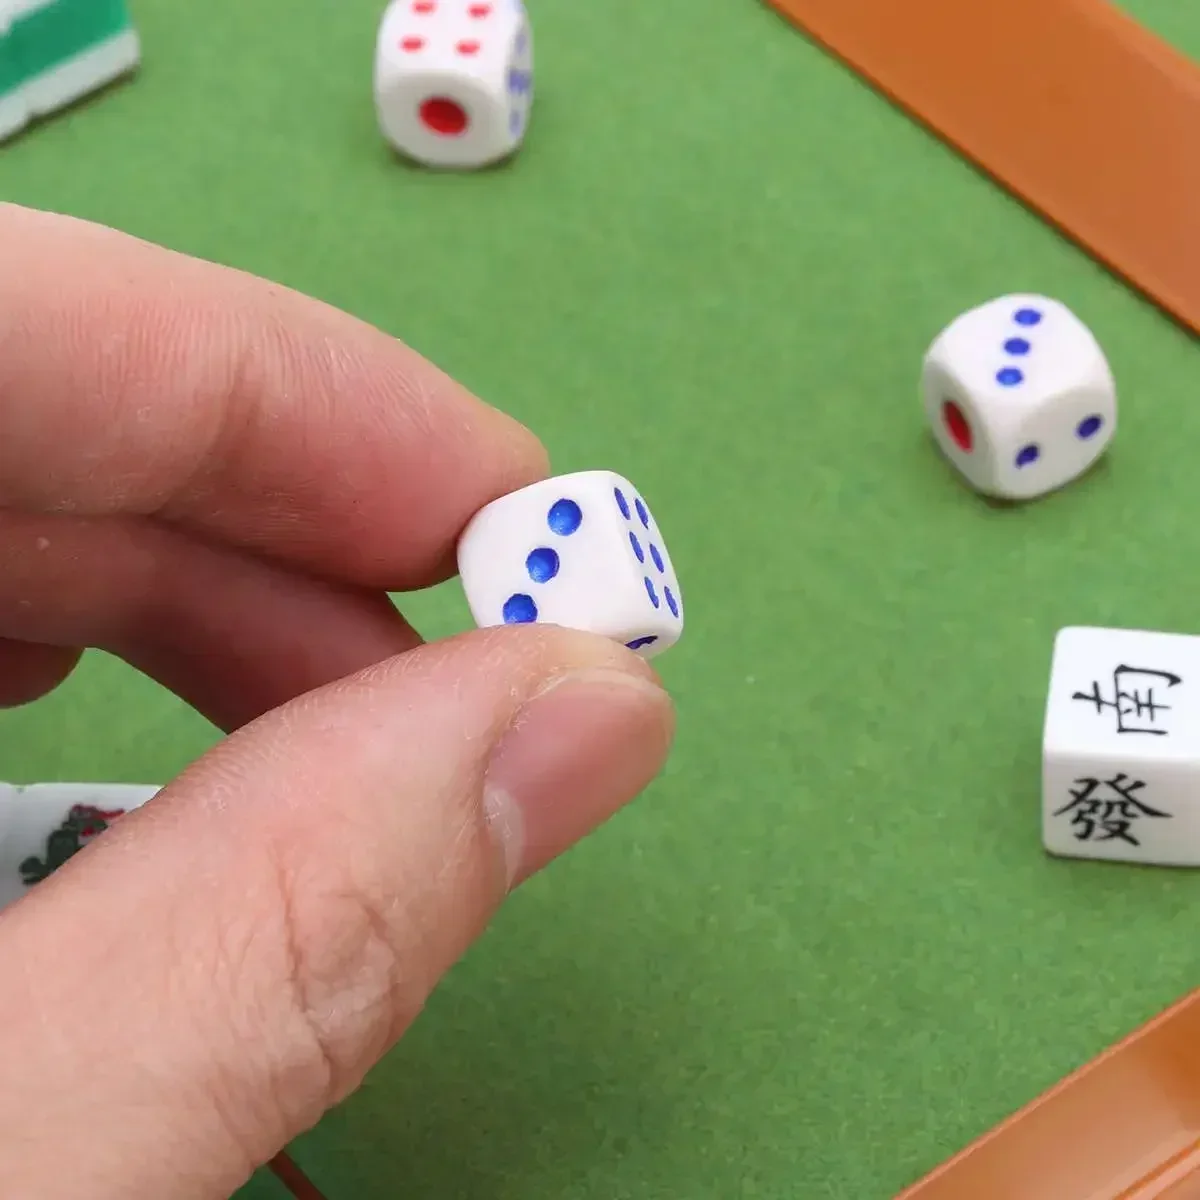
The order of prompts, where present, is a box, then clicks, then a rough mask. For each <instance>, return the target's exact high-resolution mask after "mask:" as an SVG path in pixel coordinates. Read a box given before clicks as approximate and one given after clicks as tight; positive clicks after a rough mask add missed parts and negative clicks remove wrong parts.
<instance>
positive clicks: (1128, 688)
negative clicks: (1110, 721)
mask: <svg viewBox="0 0 1200 1200" xmlns="http://www.w3.org/2000/svg"><path fill="white" fill-rule="evenodd" d="M1182 682H1183V680H1182V679H1181V678H1180V677H1179V676H1178V675H1172V674H1171V673H1170V671H1151V670H1149V669H1147V668H1145V667H1125V666H1121V667H1117V669H1116V670H1115V671H1113V683H1112V686H1113V694H1112V699H1105V698H1104V696H1102V695H1101V694H1100V681H1099V680H1094V681H1093V682H1092V690H1091V691H1090V692H1075V693H1074V694H1073V695H1072V696H1071V699H1072V700H1083V701H1084V702H1086V703H1088V704H1094V705H1095V706H1096V712H1097V713H1102V712H1104V710H1105V709H1106V708H1110V709H1112V711H1113V715H1114V716H1115V717H1116V718H1117V733H1149V734H1152V735H1154V736H1157V737H1166V736H1167V734H1168V733H1169V732H1170V730H1169V729H1167V728H1166V726H1165V724H1164V723H1163V721H1164V718H1163V716H1162V714H1163V713H1166V712H1170V710H1171V706H1170V705H1169V704H1161V703H1160V702H1159V701H1158V700H1157V699H1156V698H1155V695H1154V685H1155V683H1159V684H1164V683H1165V684H1166V686H1167V687H1168V688H1173V687H1175V686H1176V685H1177V684H1180V683H1182Z"/></svg>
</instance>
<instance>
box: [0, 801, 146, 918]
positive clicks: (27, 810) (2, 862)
mask: <svg viewBox="0 0 1200 1200" xmlns="http://www.w3.org/2000/svg"><path fill="white" fill-rule="evenodd" d="M158 790H159V789H158V787H157V786H156V785H152V784H141V783H32V784H29V785H28V786H26V787H16V786H14V785H12V784H9V783H3V784H0V908H3V907H4V906H5V905H7V904H12V903H13V902H14V901H17V900H19V899H20V898H21V897H22V896H23V895H24V894H25V893H26V892H27V891H28V890H29V889H30V888H31V887H33V886H34V885H35V884H37V883H40V882H41V881H42V880H43V879H45V878H47V877H48V876H49V875H51V874H53V872H54V871H56V870H57V869H58V868H59V867H60V866H62V865H63V863H64V862H66V861H67V859H68V858H70V857H71V856H72V855H74V854H75V853H77V852H78V851H80V850H82V849H83V848H84V846H86V845H87V844H88V843H89V842H91V841H92V839H93V838H96V837H98V836H99V835H100V834H101V833H103V832H104V830H105V829H107V828H109V826H111V825H112V823H113V822H114V821H116V820H118V819H119V818H120V817H122V816H124V815H125V814H126V813H127V812H130V811H132V810H133V809H135V808H139V807H141V805H143V804H145V803H146V801H147V800H149V799H150V798H151V797H152V796H154V795H155V794H156V793H157V792H158Z"/></svg>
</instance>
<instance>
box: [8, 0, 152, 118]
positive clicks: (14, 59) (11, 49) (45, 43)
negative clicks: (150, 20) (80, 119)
mask: <svg viewBox="0 0 1200 1200" xmlns="http://www.w3.org/2000/svg"><path fill="white" fill-rule="evenodd" d="M140 59H141V45H140V42H139V39H138V35H137V31H136V30H135V29H134V28H133V24H132V22H131V21H130V19H129V12H128V9H127V8H126V6H125V0H0V141H3V140H4V139H6V138H10V137H12V136H13V135H14V134H17V133H19V132H20V131H21V130H22V129H24V128H25V127H26V126H27V125H28V124H29V123H30V122H31V121H33V120H35V119H37V118H38V117H42V116H45V115H47V114H49V113H53V112H56V111H57V110H59V109H61V108H65V107H66V106H67V105H69V104H73V103H74V102H75V101H77V100H80V99H82V98H83V97H85V96H87V95H90V94H91V93H92V92H95V91H97V90H99V89H100V88H102V87H105V86H106V85H107V84H110V83H112V82H113V81H115V80H116V79H118V78H120V77H121V76H123V75H126V74H128V73H129V72H130V71H132V70H133V69H134V68H135V67H136V66H137V65H138V63H139V61H140Z"/></svg>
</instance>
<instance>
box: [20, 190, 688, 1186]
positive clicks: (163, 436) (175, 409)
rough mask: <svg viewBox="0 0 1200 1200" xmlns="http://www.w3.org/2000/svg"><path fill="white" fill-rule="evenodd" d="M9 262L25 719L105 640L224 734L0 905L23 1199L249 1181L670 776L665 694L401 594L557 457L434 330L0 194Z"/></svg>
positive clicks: (603, 652)
mask: <svg viewBox="0 0 1200 1200" xmlns="http://www.w3.org/2000/svg"><path fill="white" fill-rule="evenodd" d="M0 262H3V263H4V264H5V271H4V277H5V283H4V285H3V287H0V704H3V705H10V706H11V705H16V704H21V703H25V702H28V701H31V700H34V699H36V698H37V697H39V696H41V695H44V694H45V693H46V692H47V691H48V690H50V689H51V688H52V687H53V686H54V685H55V684H56V683H58V682H59V681H61V680H62V679H63V678H64V677H65V676H66V675H67V674H68V673H69V672H70V670H71V668H72V667H73V665H74V664H75V662H76V661H77V659H78V656H79V653H80V651H79V649H78V648H79V647H87V646H95V647H102V648H104V649H106V650H108V651H111V652H113V653H115V654H119V655H120V656H121V657H123V658H124V659H126V660H127V661H128V662H130V663H132V664H133V665H134V666H135V667H137V668H139V669H140V670H142V671H144V672H146V673H147V674H149V675H150V676H152V677H153V678H155V679H156V680H158V681H160V682H161V683H162V684H164V685H165V686H167V687H169V688H170V689H172V690H173V691H174V692H176V693H177V694H178V695H180V696H181V697H183V698H184V699H185V700H187V701H188V702H189V703H191V704H192V705H194V706H195V707H196V708H197V709H198V710H199V711H200V712H202V713H204V714H205V715H206V716H207V717H209V718H210V719H211V720H212V721H214V722H215V723H216V724H217V725H219V726H221V727H222V728H224V729H226V730H233V731H234V732H232V733H231V735H230V736H229V737H228V738H226V739H224V740H223V741H222V742H221V743H220V744H219V745H217V746H216V747H215V748H214V749H213V750H211V751H210V752H209V753H207V754H205V755H204V756H203V757H202V758H201V759H199V760H198V761H197V762H195V763H193V764H192V765H191V766H189V767H188V768H187V769H186V770H185V771H184V772H183V773H182V774H181V775H180V776H179V777H178V778H177V779H176V780H174V781H173V782H172V783H170V784H169V785H168V786H167V787H166V788H164V790H163V791H162V792H161V793H160V794H159V795H158V796H156V797H155V798H154V799H153V800H152V801H151V802H150V803H149V804H148V805H147V806H146V807H144V808H141V809H138V810H136V811H134V812H132V813H130V814H129V815H128V816H125V817H123V818H122V819H121V820H120V821H118V822H117V823H116V824H115V825H114V826H113V827H112V828H111V829H110V830H109V831H108V832H106V833H104V834H103V835H102V836H101V837H99V838H98V839H97V840H96V841H95V842H94V843H92V844H91V845H90V846H89V847H88V848H87V849H86V850H84V851H83V852H82V853H80V854H78V855H76V856H74V857H73V858H72V859H70V861H68V862H67V863H66V864H65V865H64V866H63V867H62V868H61V869H60V870H59V871H57V872H56V873H55V874H53V875H51V876H50V877H49V878H48V879H47V880H46V881H45V882H43V883H41V884H38V885H37V886H36V887H35V888H34V889H33V890H32V891H30V892H29V893H28V894H27V895H26V896H25V897H24V898H23V899H22V900H21V901H20V902H19V903H17V904H16V905H14V906H12V907H11V908H9V909H7V910H5V911H4V912H3V913H0V963H3V975H2V976H0V1063H2V1064H3V1067H4V1069H3V1074H2V1082H0V1180H3V1185H4V1186H3V1189H2V1190H3V1192H4V1195H6V1196H14V1197H17V1196H20V1197H26V1196H27V1197H33V1196H36V1197H38V1200H58V1198H60V1197H61V1198H64V1200H65V1198H68V1197H69V1198H70V1200H78V1198H79V1197H87V1198H88V1200H109V1198H112V1200H118V1198H119V1200H131V1198H134V1200H136V1198H140V1197H155V1198H156V1200H160V1198H161V1200H165V1198H167V1197H170V1198H187V1200H192V1198H195V1200H209V1198H217V1197H227V1196H228V1195H229V1194H230V1193H231V1192H233V1191H234V1190H235V1189H236V1188H237V1187H239V1186H240V1185H241V1184H242V1183H243V1182H244V1181H245V1180H246V1179H247V1178H248V1176H249V1175H250V1174H251V1173H252V1172H253V1170H254V1169H255V1168H256V1167H258V1166H259V1165H261V1164H262V1163H264V1162H266V1161H267V1160H268V1159H269V1158H271V1157H272V1156H273V1155H274V1154H275V1153H276V1152H277V1151H278V1150H279V1149H280V1148H281V1147H282V1146H284V1145H285V1144H286V1143H287V1142H288V1141H289V1140H290V1139H291V1138H292V1137H293V1136H295V1135H296V1134H297V1133H299V1132H301V1131H302V1130H304V1129H305V1128H307V1127H308V1126H310V1125H311V1124H313V1123H314V1122H315V1121H316V1120H317V1119H318V1118H319V1117H320V1116H321V1114H322V1113H323V1112H324V1111H325V1110H326V1109H327V1108H328V1107H329V1106H330V1105H332V1104H334V1103H336V1102H337V1101H339V1100H340V1099H341V1098H343V1097H344V1096H346V1095H347V1094H348V1093H349V1092H350V1091H352V1090H353V1089H354V1088H355V1087H356V1086H357V1085H358V1083H359V1082H360V1081H361V1080H362V1078H363V1075H364V1073H365V1072H366V1071H367V1070H368V1069H369V1068H370V1067H371V1066H372V1065H373V1064H374V1063H375V1062H376V1061H377V1060H378V1058H379V1057H380V1056H381V1055H382V1054H383V1053H384V1052H385V1051H386V1050H387V1049H388V1048H389V1047H390V1046H391V1045H392V1044H393V1043H394V1042H395V1040H396V1039H397V1038H398V1037H399V1036H400V1035H401V1034H402V1033H403V1032H404V1030H405V1029H406V1027H407V1026H408V1025H409V1024H410V1022H411V1021H412V1020H413V1019H414V1018H415V1016H416V1015H417V1014H418V1012H419V1011H420V1009H421V1007H422V1005H423V1004H424V1003H425V1000H426V998H427V997H428V995H429V993H430V992H431V990H432V989H433V988H434V986H435V985H436V983H437V981H438V979H439V977H440V976H441V975H442V974H443V972H445V971H446V970H447V969H448V968H449V966H450V965H451V964H452V963H453V962H454V961H455V960H456V959H457V958H458V957H459V956H460V955H461V954H462V953H463V951H464V950H465V949H466V948H467V946H468V945H469V944H470V942H471V941H472V940H473V939H474V938H475V937H476V935H478V934H479V933H480V932H481V931H482V929H483V927H484V926H485V924H486V923H487V921H488V919H489V917H490V916H491V914H492V913H493V911H494V910H495V908H496V907H497V906H498V904H499V903H500V902H501V901H502V899H503V897H504V896H505V894H506V892H507V891H508V890H509V889H510V888H511V887H512V886H513V885H514V884H516V883H518V882H520V881H521V880H523V879H524V878H526V877H527V876H528V875H529V874H530V873H532V872H534V871H536V870H538V869H539V868H541V867H542V866H543V865H545V863H547V862H548V861H549V860H550V859H551V858H553V857H554V856H555V855H556V854H558V853H559V852H561V851H562V850H564V849H565V848H566V847H568V846H569V845H570V844H571V843H573V842H574V841H576V840H578V839H579V838H580V837H582V836H583V835H584V834H585V833H586V832H588V831H589V830H590V829H591V828H593V827H594V826H595V825H597V824H599V823H600V822H601V821H602V820H604V819H605V818H606V817H607V816H608V815H610V814H611V813H612V812H613V811H614V810H615V809H617V808H618V807H619V806H620V805H621V804H623V803H624V802H626V801H628V800H629V799H631V798H632V797H633V796H634V795H635V794H636V793H637V792H638V791H639V790H640V789H641V788H642V787H643V786H644V785H645V784H646V783H647V782H648V781H649V780H650V779H651V778H652V777H653V776H654V775H655V774H656V772H657V771H658V769H659V767H660V766H661V763H662V761H663V759H664V757H665V755H666V751H667V748H668V745H669V742H670V737H671V732H672V720H673V717H672V710H671V706H670V702H669V700H668V699H667V697H666V695H665V693H664V692H663V691H662V690H661V689H660V688H659V686H658V685H657V681H656V677H655V676H654V674H653V672H652V671H651V669H650V668H649V667H647V666H646V665H645V664H644V663H643V662H642V661H641V660H640V659H639V658H638V657H637V656H636V655H634V654H632V653H630V652H629V651H627V650H625V649H624V648H623V647H622V646H620V645H618V644H616V643H610V642H608V641H605V640H602V639H600V638H597V637H593V636H590V635H586V634H579V633H572V632H569V631H567V630H562V629H553V628H544V627H542V628H539V627H537V626H526V627H519V628H502V629H494V630H475V631H471V632H469V633H466V634H464V635H462V636H461V637H457V638H452V639H450V640H448V641H446V642H442V643H438V644H431V645H425V644H423V643H422V641H421V639H420V637H419V636H418V635H417V634H416V633H415V632H414V630H413V629H412V628H411V627H410V626H409V625H408V624H407V623H406V622H405V621H404V620H403V618H402V617H401V616H400V615H399V614H398V613H397V612H396V610H395V608H394V607H393V605H392V604H391V602H390V600H389V599H388V598H387V595H386V590H387V589H390V590H393V591H402V590H409V589H414V588H419V587H423V586H426V585H429V584H432V583H434V582H436V581H438V580H440V579H442V578H445V577H448V576H449V574H450V573H452V571H453V561H454V541H455V538H456V536H457V534H458V533H459V531H460V530H461V529H462V527H463V526H464V525H465V524H466V522H467V521H468V519H469V518H470V517H471V515H472V514H473V513H474V512H475V511H476V510H477V509H479V508H480V507H482V506H483V505H484V504H486V503H487V502H489V501H490V500H492V499H494V498H495V497H497V496H499V495H502V494H504V493H505V492H508V491H511V490H513V489H515V488H517V487H521V486H523V485H524V484H526V483H529V482H531V481H533V480H535V479H537V478H541V477H543V475H544V473H545V471H546V461H545V456H544V452H543V450H542V448H541V446H540V445H539V444H538V442H537V441H536V440H535V439H534V437H533V436H532V435H531V434H530V433H528V432H527V431H526V430H525V429H523V428H522V427H520V426H519V425H518V424H516V423H515V422H514V421H512V420H511V419H509V418H508V417H505V416H503V415H502V414H500V413H498V412H496V411H494V410H492V409H490V408H488V407H486V406H485V405H483V404H482V403H480V402H479V401H477V400H475V399H474V398H472V397H471V396H469V395H468V394H466V393H465V392H464V391H463V390H462V389H461V388H459V387H458V386H456V385H455V384H454V383H453V382H451V381H450V380H449V379H447V378H446V377H445V376H444V375H442V374H441V373H440V372H438V371H437V370H435V369H434V368H433V367H431V366H430V365H429V364H428V363H425V362H424V361H422V360H421V359H420V358H419V357H418V356H417V355H415V354H414V353H413V352H412V351H410V350H408V349H406V348H405V347H404V346H402V345H401V344H399V343H398V342H396V341H394V340H393V339H392V338H390V337H387V336H385V335H384V334H382V333H380V332H378V331H376V330H373V329H370V328H368V327H366V326H364V325H362V324H360V323H359V322H357V321H355V320H353V319H351V318H349V317H347V316H345V315H343V314H340V313H338V312H335V311H332V310H330V309H328V308H326V307H325V306H323V305H321V304H318V303H316V302H315V301H312V300H308V299H305V298H304V297H301V296H298V295H296V294H294V293H291V292H288V291H286V290H284V289H282V288H278V287H274V286H272V285H269V284H267V283H264V282H262V281H259V280H255V279H252V278H249V277H246V276H244V275H241V274H238V273H236V272H232V271H228V270H225V269H222V268H219V267H215V266H213V265H210V264H206V263H200V262H197V261H194V260H191V259H187V258H183V257H180V256H178V255H174V254H171V253H169V252H167V251H165V250H162V249H159V248H156V247H152V246H148V245H146V244H144V243H141V242H138V241H135V240H133V239H130V238H127V237H124V236H122V235H119V234H116V233H113V232H111V231H108V230H104V229H101V228H98V227H95V226H90V225H86V224H82V223H79V222H76V221H72V220H69V219H67V218H63V217H56V216H51V215H48V214H44V213H36V212H30V211H27V210H22V209H17V208H14V207H11V206H3V205H0ZM297 697H299V698H298V699H297ZM114 719H119V715H116V716H115V717H114ZM81 1013H86V1020H81V1019H80V1014H81ZM70 1129H86V1130H87V1131H88V1135H87V1146H88V1149H87V1153H86V1154H63V1153H62V1152H61V1147H62V1144H63V1131H64V1130H70Z"/></svg>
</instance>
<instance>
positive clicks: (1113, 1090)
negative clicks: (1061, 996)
mask: <svg viewBox="0 0 1200 1200" xmlns="http://www.w3.org/2000/svg"><path fill="white" fill-rule="evenodd" d="M897 1200H1200V991H1196V992H1192V993H1191V994H1190V995H1188V996H1187V997H1185V998H1184V999H1183V1000H1181V1001H1180V1002H1179V1003H1178V1004H1176V1005H1175V1006H1174V1007H1172V1008H1169V1009H1168V1010H1167V1011H1166V1012H1165V1013H1162V1014H1161V1015H1160V1016H1158V1017H1156V1018H1155V1019H1154V1020H1153V1021H1151V1022H1150V1023H1149V1024H1147V1025H1144V1026H1142V1028H1141V1029H1139V1030H1137V1031H1136V1032H1135V1033H1133V1034H1131V1035H1130V1036H1129V1037H1127V1038H1126V1039H1125V1040H1124V1041H1122V1042H1118V1043H1117V1045H1115V1046H1113V1047H1112V1048H1111V1049H1110V1050H1107V1051H1105V1052H1104V1053H1103V1054H1101V1055H1100V1056H1099V1057H1098V1058H1095V1059H1093V1060H1092V1061H1091V1062H1090V1063H1088V1064H1087V1065H1086V1066H1084V1067H1081V1068H1080V1069H1079V1070H1078V1071H1076V1072H1075V1073H1074V1074H1072V1075H1068V1076H1067V1078H1066V1079H1064V1080H1063V1081H1062V1082H1061V1083H1059V1084H1057V1085H1056V1086H1055V1087H1053V1088H1051V1089H1050V1090H1049V1091H1048V1092H1045V1093H1044V1094H1043V1095H1042V1096H1040V1097H1038V1099H1036V1100H1034V1101H1033V1102H1032V1103H1030V1104H1028V1105H1026V1107H1025V1108H1023V1109H1021V1110H1020V1111H1019V1112H1017V1113H1016V1114H1015V1115H1013V1116H1012V1117H1010V1118H1009V1119H1008V1120H1007V1121H1004V1122H1003V1123H1002V1124H1000V1125H998V1126H996V1128H995V1129H993V1130H992V1131H991V1132H990V1133H987V1134H985V1135H984V1136H983V1137H982V1138H980V1139H979V1140H978V1141H977V1142H974V1143H972V1144H971V1145H970V1146H968V1147H967V1148H966V1149H965V1150H963V1151H962V1152H961V1153H959V1154H957V1155H955V1157H954V1158H951V1159H950V1160H949V1161H947V1162H946V1163H944V1164H943V1165H942V1166H940V1167H939V1168H937V1169H936V1170H935V1171H934V1172H933V1173H932V1174H930V1175H927V1176H926V1177H925V1178H924V1179H922V1180H921V1181H920V1182H919V1183H916V1184H914V1185H913V1186H912V1187H910V1188H908V1189H907V1190H906V1191H904V1192H902V1193H901V1195H900V1196H899V1197H898V1198H897Z"/></svg>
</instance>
